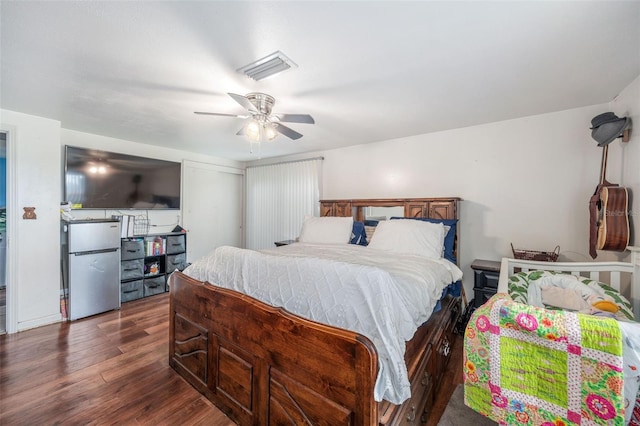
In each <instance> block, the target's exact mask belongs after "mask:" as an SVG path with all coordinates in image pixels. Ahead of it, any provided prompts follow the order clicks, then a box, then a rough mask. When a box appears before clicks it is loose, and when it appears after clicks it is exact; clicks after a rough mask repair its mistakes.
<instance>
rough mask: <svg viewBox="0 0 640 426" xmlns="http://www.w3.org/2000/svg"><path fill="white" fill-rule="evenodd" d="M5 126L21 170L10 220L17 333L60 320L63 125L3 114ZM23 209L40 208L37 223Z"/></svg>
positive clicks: (12, 313) (11, 320) (11, 301)
mask: <svg viewBox="0 0 640 426" xmlns="http://www.w3.org/2000/svg"><path fill="white" fill-rule="evenodd" d="M0 123H1V124H0V126H1V127H2V129H3V130H8V131H9V138H10V139H11V138H14V139H13V141H10V148H13V149H14V152H13V153H11V152H9V156H8V161H15V162H16V163H17V164H12V165H9V167H15V168H16V173H15V176H13V177H14V178H15V180H14V181H13V182H9V183H10V185H12V186H13V188H15V189H16V191H15V194H14V195H15V198H14V199H8V203H11V204H9V205H8V215H11V216H12V218H11V219H9V218H7V219H8V221H9V227H8V230H7V236H8V237H9V241H8V243H7V246H8V249H7V250H8V253H9V255H10V258H9V259H8V261H9V262H11V264H10V265H8V266H9V269H10V270H11V271H12V275H11V276H10V279H11V281H10V282H8V283H7V285H8V289H7V296H8V300H7V302H8V311H7V313H8V315H9V317H8V318H7V319H8V322H7V330H8V331H9V332H12V331H17V330H22V329H27V328H31V327H36V326H39V325H43V324H48V323H51V322H55V321H59V320H60V213H59V212H60V184H59V183H60V173H61V169H62V167H61V164H60V161H59V158H60V122H58V121H54V120H49V119H45V118H40V117H34V116H30V115H26V114H21V113H16V112H12V111H7V110H0ZM11 178H12V177H11V176H10V177H9V179H11ZM8 191H10V188H8ZM8 195H9V194H8ZM23 207H35V208H36V210H35V213H36V216H37V219H36V220H25V219H23V218H22V214H23V209H22V208H23ZM12 254H15V256H11V255H12Z"/></svg>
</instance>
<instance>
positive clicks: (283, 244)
mask: <svg viewBox="0 0 640 426" xmlns="http://www.w3.org/2000/svg"><path fill="white" fill-rule="evenodd" d="M295 242H296V240H284V241H276V242H275V243H273V244H275V245H276V247H280V246H286V245H289V244H293V243H295Z"/></svg>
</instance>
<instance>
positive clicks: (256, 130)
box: [244, 120, 260, 142]
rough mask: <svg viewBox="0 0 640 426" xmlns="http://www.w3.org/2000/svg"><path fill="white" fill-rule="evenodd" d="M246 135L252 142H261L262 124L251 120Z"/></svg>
mask: <svg viewBox="0 0 640 426" xmlns="http://www.w3.org/2000/svg"><path fill="white" fill-rule="evenodd" d="M244 133H245V135H247V138H249V140H250V141H251V142H260V124H259V123H258V122H257V121H255V120H251V122H250V123H249V124H247V127H246V129H245V131H244Z"/></svg>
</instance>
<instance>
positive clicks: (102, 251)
mask: <svg viewBox="0 0 640 426" xmlns="http://www.w3.org/2000/svg"><path fill="white" fill-rule="evenodd" d="M118 250H120V249H119V248H112V249H106V250H91V251H79V252H76V253H71V254H72V255H74V256H88V255H90V254H96V253H111V252H112V251H118Z"/></svg>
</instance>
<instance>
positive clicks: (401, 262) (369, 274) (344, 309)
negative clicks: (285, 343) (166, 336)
mask: <svg viewBox="0 0 640 426" xmlns="http://www.w3.org/2000/svg"><path fill="white" fill-rule="evenodd" d="M184 272H185V274H187V275H189V276H191V277H193V278H195V279H197V280H200V281H209V282H211V283H214V284H216V285H219V286H221V287H225V288H230V289H233V290H236V291H240V292H242V293H245V294H247V295H249V296H252V297H255V298H256V299H259V300H262V301H264V302H266V303H268V304H270V305H272V306H278V307H284V308H285V309H287V310H288V311H290V312H293V313H295V314H297V315H300V316H302V317H305V318H308V319H312V320H314V321H318V322H321V323H324V324H328V325H333V326H336V327H340V328H345V329H349V330H352V331H356V332H358V333H361V334H363V335H365V336H367V337H368V338H369V339H371V341H372V342H373V344H374V345H375V346H376V349H377V351H378V357H379V364H380V365H379V367H380V368H379V372H378V377H377V381H376V386H375V392H374V394H375V399H376V400H377V401H381V400H382V399H386V400H388V401H390V402H392V403H394V404H399V403H401V402H402V401H404V400H405V399H407V398H409V396H410V395H411V392H410V387H409V379H408V376H407V369H406V365H405V363H404V352H405V341H407V340H410V339H411V338H412V337H413V334H414V333H415V331H416V329H417V328H418V327H419V326H420V325H421V324H422V323H423V322H424V321H426V320H427V319H428V318H429V316H430V315H431V313H432V311H433V308H434V306H435V305H436V303H437V301H438V299H439V298H440V296H441V294H442V291H443V289H444V288H445V287H446V286H447V285H448V284H450V283H452V282H455V281H458V280H459V279H460V278H461V277H462V271H460V269H459V268H458V267H457V266H455V265H454V264H453V263H451V262H449V261H447V260H444V259H442V260H431V259H428V258H424V257H420V256H411V255H399V254H394V253H391V252H386V251H381V250H375V249H371V248H367V247H364V246H358V245H352V244H344V245H327V244H323V245H317V244H301V243H297V244H290V245H288V246H283V247H279V248H277V249H274V250H265V251H262V252H257V251H252V250H245V249H239V248H235V247H227V246H225V247H219V248H217V249H216V250H214V251H213V252H211V253H210V254H209V255H208V256H206V257H204V258H202V259H200V260H198V261H196V262H194V263H193V264H192V265H191V266H189V267H188V268H187V269H186V270H185V271H184Z"/></svg>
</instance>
